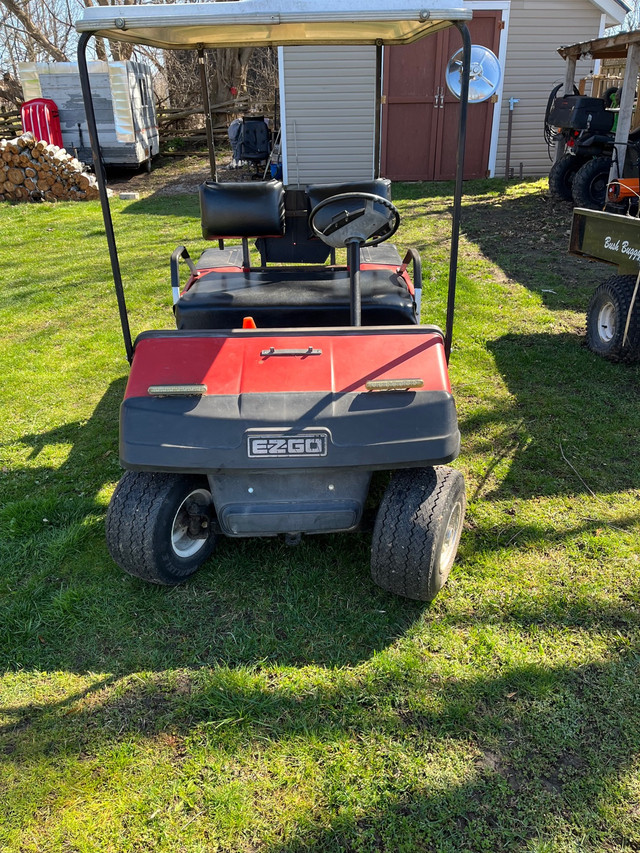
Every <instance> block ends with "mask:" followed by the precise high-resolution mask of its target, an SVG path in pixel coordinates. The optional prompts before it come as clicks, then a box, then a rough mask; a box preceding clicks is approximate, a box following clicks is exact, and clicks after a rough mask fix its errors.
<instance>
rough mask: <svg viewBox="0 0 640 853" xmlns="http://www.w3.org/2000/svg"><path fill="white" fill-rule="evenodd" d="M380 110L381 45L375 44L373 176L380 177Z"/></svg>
mask: <svg viewBox="0 0 640 853" xmlns="http://www.w3.org/2000/svg"><path fill="white" fill-rule="evenodd" d="M381 109H382V43H381V42H376V115H375V128H374V133H373V140H374V142H373V144H374V150H373V176H374V178H379V177H380V151H381V143H382V123H381V120H380V119H381V116H380V110H381Z"/></svg>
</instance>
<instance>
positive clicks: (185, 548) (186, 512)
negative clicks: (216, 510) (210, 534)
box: [171, 489, 211, 559]
mask: <svg viewBox="0 0 640 853" xmlns="http://www.w3.org/2000/svg"><path fill="white" fill-rule="evenodd" d="M210 506H211V492H209V491H207V490H206V489H195V490H194V491H193V492H191V493H190V494H188V495H187V497H186V498H185V499H184V500H183V501H182V503H181V504H180V506H179V507H178V511H177V512H176V514H175V516H174V518H173V524H172V525H171V547H172V548H173V552H174V553H175V555H176V556H177V557H181V558H182V559H187V558H188V557H193V555H194V554H197V553H198V551H200V550H201V549H202V548H204V547H205V545H206V543H207V530H208V526H209V523H210V522H209V507H210Z"/></svg>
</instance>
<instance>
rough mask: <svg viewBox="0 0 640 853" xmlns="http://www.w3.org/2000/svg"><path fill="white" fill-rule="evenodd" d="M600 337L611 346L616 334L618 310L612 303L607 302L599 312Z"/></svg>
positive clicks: (598, 326) (598, 327)
mask: <svg viewBox="0 0 640 853" xmlns="http://www.w3.org/2000/svg"><path fill="white" fill-rule="evenodd" d="M597 329H598V337H599V338H600V340H601V341H602V342H603V343H605V344H609V343H611V341H612V340H613V338H614V336H615V334H616V309H615V306H614V305H613V303H612V302H607V303H606V304H605V305H603V306H602V308H601V309H600V311H599V312H598V324H597Z"/></svg>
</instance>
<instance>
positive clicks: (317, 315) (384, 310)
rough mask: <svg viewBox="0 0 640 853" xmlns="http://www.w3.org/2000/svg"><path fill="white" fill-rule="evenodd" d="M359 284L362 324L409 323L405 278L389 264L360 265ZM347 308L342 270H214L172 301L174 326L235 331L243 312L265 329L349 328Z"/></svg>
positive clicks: (411, 308)
mask: <svg viewBox="0 0 640 853" xmlns="http://www.w3.org/2000/svg"><path fill="white" fill-rule="evenodd" d="M396 254H397V252H396ZM390 257H391V253H390ZM393 257H395V256H393ZM392 263H393V262H392ZM360 286H361V289H362V324H363V325H366V326H381V325H389V326H397V325H413V324H415V322H416V317H415V313H414V305H413V297H412V295H411V293H410V292H409V282H408V278H405V277H404V276H402V275H399V274H398V273H397V272H396V269H395V266H393V268H382V269H380V268H374V269H371V268H367V267H366V265H363V267H362V268H361V271H360ZM349 306H350V284H349V272H348V270H346V269H344V268H341V269H337V268H332V267H327V268H326V269H322V268H321V269H314V270H313V272H311V273H310V272H309V271H308V270H301V269H281V268H278V269H269V268H267V269H265V270H251V271H236V270H229V271H228V272H227V271H225V270H220V271H216V272H211V273H203V274H202V275H200V276H198V278H196V279H195V280H194V281H193V283H192V284H191V286H190V287H188V289H186V290H185V292H184V293H183V294H182V296H181V297H180V299H179V300H178V302H177V303H176V305H175V315H176V325H177V327H178V329H238V328H241V327H242V321H243V319H244V318H245V317H247V316H251V317H253V319H254V320H255V322H256V325H257V326H258V328H265V329H273V328H290V327H295V326H301V327H304V326H349V325H350V323H351V315H350V307H349Z"/></svg>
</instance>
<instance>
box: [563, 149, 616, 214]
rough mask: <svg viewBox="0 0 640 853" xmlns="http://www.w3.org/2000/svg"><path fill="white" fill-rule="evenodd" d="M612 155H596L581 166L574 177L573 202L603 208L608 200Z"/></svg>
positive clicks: (589, 207)
mask: <svg viewBox="0 0 640 853" xmlns="http://www.w3.org/2000/svg"><path fill="white" fill-rule="evenodd" d="M610 169H611V157H594V158H593V159H591V160H587V162H586V163H585V164H584V165H583V166H581V167H580V168H579V169H578V171H577V172H576V174H575V176H574V178H573V186H572V193H573V203H574V204H575V205H576V207H586V208H587V209H589V210H602V208H603V207H604V205H605V202H606V200H607V184H608V182H609V170H610Z"/></svg>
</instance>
